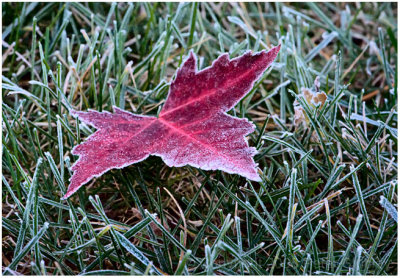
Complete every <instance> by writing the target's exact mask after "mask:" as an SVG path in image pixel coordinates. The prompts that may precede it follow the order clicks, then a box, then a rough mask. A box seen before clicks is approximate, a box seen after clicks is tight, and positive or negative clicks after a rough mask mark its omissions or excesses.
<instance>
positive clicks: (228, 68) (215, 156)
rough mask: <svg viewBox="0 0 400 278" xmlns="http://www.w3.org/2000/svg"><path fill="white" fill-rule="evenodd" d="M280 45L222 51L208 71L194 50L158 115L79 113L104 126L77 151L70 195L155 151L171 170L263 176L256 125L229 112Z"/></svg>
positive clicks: (115, 110) (99, 126)
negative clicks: (253, 143)
mask: <svg viewBox="0 0 400 278" xmlns="http://www.w3.org/2000/svg"><path fill="white" fill-rule="evenodd" d="M279 49H280V46H277V47H275V48H273V49H271V50H270V51H268V52H266V51H261V52H258V53H255V54H252V53H251V52H247V53H245V54H244V55H242V56H240V57H238V58H235V59H232V60H230V59H229V56H228V54H223V55H221V56H219V57H218V58H217V59H216V60H215V61H214V62H213V64H212V66H210V67H208V68H206V69H203V70H201V71H197V70H196V63H197V60H196V57H195V55H194V54H193V52H191V53H190V55H189V57H188V58H187V60H186V61H185V62H184V63H183V65H182V67H181V68H180V69H178V71H177V73H176V78H175V79H174V80H173V81H172V83H171V86H170V90H169V93H168V97H167V100H166V102H165V105H164V107H163V109H162V110H161V112H160V115H159V117H158V118H157V117H150V116H141V115H135V114H132V113H130V112H127V111H124V110H121V109H119V108H117V107H114V113H109V112H102V113H100V112H96V111H89V112H77V111H73V112H72V114H73V115H74V116H77V117H79V119H80V120H81V121H83V122H85V123H87V124H89V125H92V126H93V127H95V128H96V129H97V131H96V132H95V133H94V134H92V135H91V136H90V137H89V138H88V139H87V140H86V141H85V142H83V143H82V144H80V145H78V146H76V147H75V148H74V149H73V151H72V153H73V154H74V155H79V160H78V161H77V162H76V163H75V164H74V165H73V166H72V170H73V171H74V173H73V176H72V177H71V180H70V185H69V188H68V191H67V194H65V196H64V198H68V197H69V196H71V195H72V194H73V193H74V192H76V191H77V190H78V189H79V188H80V187H81V186H82V185H83V184H85V183H87V182H88V181H89V180H91V179H92V178H94V177H98V176H100V175H102V174H103V173H105V172H106V171H108V170H110V169H113V168H123V167H126V166H128V165H130V164H133V163H137V162H139V161H142V160H144V159H146V158H147V157H148V156H149V155H156V156H159V157H161V158H162V159H163V160H164V162H165V163H166V164H167V165H168V166H171V167H172V166H173V167H181V166H184V165H191V166H194V167H198V168H201V169H204V170H217V169H218V170H222V171H225V172H227V173H234V174H239V175H241V176H243V177H246V178H248V179H250V180H255V181H259V180H260V177H259V176H258V174H257V170H256V167H257V164H256V163H255V162H254V160H253V156H254V154H255V153H256V150H255V148H253V147H249V145H248V143H247V141H246V139H245V136H246V135H248V134H249V133H251V132H253V130H254V126H253V124H252V123H250V122H249V121H248V120H247V119H239V118H236V117H233V116H230V115H228V114H226V112H227V111H228V110H230V109H232V108H233V107H234V106H235V105H236V104H237V103H238V102H239V101H240V99H241V98H243V97H244V96H245V95H246V94H247V93H248V92H249V90H250V89H251V88H252V86H253V84H254V82H255V81H256V80H257V79H258V78H259V77H260V76H261V74H262V73H263V72H264V71H265V70H266V69H267V68H268V67H269V66H270V65H271V63H272V62H273V61H274V59H275V57H276V56H277V54H278V52H279Z"/></svg>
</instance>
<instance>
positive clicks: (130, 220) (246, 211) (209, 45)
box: [2, 2, 398, 275]
mask: <svg viewBox="0 0 400 278" xmlns="http://www.w3.org/2000/svg"><path fill="white" fill-rule="evenodd" d="M2 8H3V9H2V20H3V30H2V31H3V32H2V39H3V48H2V49H3V67H2V74H3V78H2V88H3V90H2V97H3V104H2V118H3V121H2V128H3V133H2V143H3V145H2V153H3V155H2V174H3V175H2V182H3V186H2V208H3V210H2V233H3V242H2V255H3V257H2V258H3V260H2V261H3V264H2V266H3V268H2V272H3V274H5V275H14V274H30V275H61V274H64V275H76V274H81V275H131V274H135V275H145V274H155V275H157V274H170V275H171V274H176V275H194V274H196V275H200V274H202V275H212V274H219V275H248V274H251V275H310V274H311V275H317V274H326V275H331V274H335V275H346V274H351V275H359V274H362V275H373V274H376V275H396V274H397V272H398V264H397V189H398V188H397V88H398V84H397V82H398V80H397V72H398V68H397V58H398V57H397V4H395V3H356V4H355V3H352V4H350V3H349V4H346V3H306V4H304V3H293V4H286V3H246V4H243V3H129V4H126V3H124V4H123V3H121V4H116V3H112V4H110V3H37V2H36V3H3V4H2ZM277 44H281V46H282V50H281V52H280V54H279V56H278V58H277V60H276V61H275V63H274V64H273V65H272V67H271V68H270V69H268V70H267V71H266V73H265V74H264V75H263V77H262V78H261V80H260V81H259V82H257V83H256V85H255V87H254V89H253V90H252V91H251V92H250V93H249V95H248V96H247V97H246V98H245V99H244V100H243V101H241V102H240V104H238V105H237V107H236V108H235V109H233V110H232V111H230V113H232V114H234V115H236V116H239V117H246V118H248V119H250V120H251V121H253V122H254V123H255V124H256V126H257V128H256V131H255V132H254V133H252V134H250V135H249V136H248V138H249V142H250V144H251V145H252V146H256V147H257V148H258V152H259V153H258V154H257V155H256V156H255V160H256V161H257V162H258V163H259V167H260V170H261V171H262V175H261V177H262V180H263V181H262V182H260V183H257V182H251V181H248V180H245V179H244V178H241V177H239V176H237V175H229V174H226V173H223V172H220V171H207V172H205V171H202V170H200V169H195V168H192V167H182V168H169V167H167V166H165V164H164V163H162V161H161V159H159V158H157V157H150V158H149V159H147V160H145V161H143V162H140V163H138V164H135V165H132V166H129V167H127V168H124V169H122V170H112V171H110V172H108V173H106V174H104V175H103V176H102V177H100V178H97V179H95V180H93V181H91V182H90V183H89V184H88V185H87V186H85V187H84V188H82V189H81V190H79V191H78V192H77V194H75V195H74V196H73V197H71V198H69V199H68V200H61V199H60V198H61V197H62V196H63V195H64V193H65V191H66V188H67V187H68V180H69V178H70V176H71V172H70V167H71V165H72V164H73V163H74V162H75V161H76V159H77V157H75V156H73V155H71V150H72V148H73V147H74V146H76V145H77V144H79V143H80V142H82V140H84V139H85V138H86V137H88V136H89V135H90V134H91V133H93V132H94V130H93V129H91V128H89V127H88V126H86V125H84V124H82V123H80V122H79V120H76V119H74V118H73V117H71V116H70V114H69V110H70V109H71V108H74V109H77V110H83V111H85V110H87V109H95V110H98V111H111V107H112V105H117V106H119V107H121V108H123V109H126V110H128V111H133V112H135V113H138V114H143V115H156V114H157V113H158V112H159V111H160V109H161V107H162V105H163V103H164V101H165V98H166V96H167V93H168V88H169V83H168V82H169V81H170V80H171V78H172V77H173V75H174V73H175V70H176V69H177V68H178V67H179V65H180V64H181V63H182V60H183V59H184V58H185V57H186V55H187V54H188V53H189V51H190V50H193V51H194V52H195V53H197V54H198V55H199V57H201V58H200V60H199V63H200V65H199V66H200V68H204V67H206V66H208V65H210V64H211V63H212V61H213V60H214V59H215V58H216V57H218V56H219V55H220V54H221V53H223V52H229V53H230V56H231V57H236V56H238V55H240V54H242V53H244V52H245V51H247V50H252V51H259V50H262V49H269V48H270V47H271V46H272V45H277ZM316 77H319V80H320V88H321V90H322V91H324V92H326V94H327V101H326V102H325V104H324V105H323V106H322V107H319V108H318V109H317V108H315V107H313V106H310V105H309V103H307V101H305V99H304V98H302V97H299V96H300V92H301V88H302V87H307V88H313V86H314V85H313V84H314V80H315V79H316ZM296 99H297V101H298V103H299V105H300V107H301V108H302V109H303V111H304V113H305V114H306V116H307V119H308V120H307V121H306V124H305V125H298V124H294V113H295V110H294V106H293V103H294V101H295V100H296Z"/></svg>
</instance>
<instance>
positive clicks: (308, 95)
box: [293, 79, 326, 127]
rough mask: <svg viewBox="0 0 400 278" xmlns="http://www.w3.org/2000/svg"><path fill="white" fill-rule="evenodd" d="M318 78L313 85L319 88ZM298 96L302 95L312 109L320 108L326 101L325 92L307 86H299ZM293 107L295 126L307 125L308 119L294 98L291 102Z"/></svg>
mask: <svg viewBox="0 0 400 278" xmlns="http://www.w3.org/2000/svg"><path fill="white" fill-rule="evenodd" d="M318 80H319V79H316V82H315V87H316V88H317V90H318V89H319V81H318ZM300 97H303V98H304V100H305V101H306V102H307V104H308V105H309V106H310V107H311V108H313V109H321V108H322V107H323V106H324V104H325V101H326V94H325V92H323V91H321V92H318V91H317V92H316V91H314V90H311V89H309V88H301V94H300ZM293 108H294V124H295V126H296V127H298V126H300V125H304V126H308V123H309V119H308V117H307V115H306V112H305V111H304V109H303V107H302V106H301V105H300V103H299V102H298V101H297V100H295V101H294V103H293Z"/></svg>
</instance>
